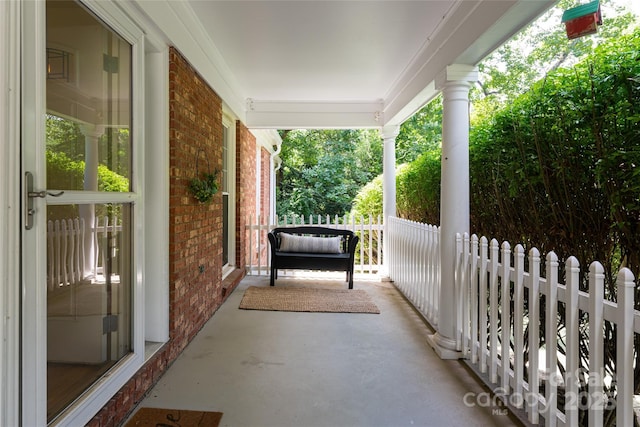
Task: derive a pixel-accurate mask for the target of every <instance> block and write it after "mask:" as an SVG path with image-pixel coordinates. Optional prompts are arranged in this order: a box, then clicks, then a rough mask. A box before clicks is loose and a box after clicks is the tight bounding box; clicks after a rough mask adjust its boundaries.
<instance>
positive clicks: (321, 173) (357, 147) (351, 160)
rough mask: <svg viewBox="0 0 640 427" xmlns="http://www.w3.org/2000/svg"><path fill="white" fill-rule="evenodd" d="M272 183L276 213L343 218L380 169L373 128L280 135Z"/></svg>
mask: <svg viewBox="0 0 640 427" xmlns="http://www.w3.org/2000/svg"><path fill="white" fill-rule="evenodd" d="M283 135H284V138H283V143H282V151H281V154H280V157H281V159H282V166H281V168H280V172H279V176H278V182H277V195H276V203H277V208H276V210H277V212H278V213H279V214H280V215H304V216H308V215H313V214H322V215H330V216H335V215H338V216H342V215H344V214H345V213H347V212H349V211H350V210H351V204H352V200H353V198H354V197H355V195H356V193H357V191H358V190H359V189H360V187H362V186H363V185H364V184H365V183H367V182H368V181H370V180H371V179H372V178H373V177H375V176H376V175H378V174H380V172H381V169H382V143H381V138H380V135H379V134H378V132H377V131H374V130H293V131H288V132H286V133H284V134H283Z"/></svg>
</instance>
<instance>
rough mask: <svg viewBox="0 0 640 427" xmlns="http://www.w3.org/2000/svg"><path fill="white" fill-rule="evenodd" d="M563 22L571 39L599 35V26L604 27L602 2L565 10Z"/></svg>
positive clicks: (596, 0) (593, 2)
mask: <svg viewBox="0 0 640 427" xmlns="http://www.w3.org/2000/svg"><path fill="white" fill-rule="evenodd" d="M562 22H563V23H564V25H565V27H566V30H567V37H568V38H569V39H576V38H578V37H582V36H586V35H587V34H594V33H597V32H598V25H602V14H601V13H600V1H599V0H595V1H592V2H591V3H586V4H582V5H580V6H576V7H574V8H571V9H568V10H565V11H564V13H563V14H562Z"/></svg>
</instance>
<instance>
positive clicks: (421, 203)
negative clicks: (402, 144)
mask: <svg viewBox="0 0 640 427" xmlns="http://www.w3.org/2000/svg"><path fill="white" fill-rule="evenodd" d="M440 169H441V160H440V151H439V150H437V151H429V152H426V153H424V154H422V155H421V156H420V157H418V158H417V159H416V160H415V161H414V162H411V163H409V164H407V165H405V166H404V167H402V168H399V170H398V174H397V176H396V189H397V190H396V191H397V194H396V209H397V215H398V216H399V217H402V218H410V219H412V220H414V221H421V222H426V223H428V224H437V223H439V222H440Z"/></svg>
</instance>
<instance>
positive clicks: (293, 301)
mask: <svg viewBox="0 0 640 427" xmlns="http://www.w3.org/2000/svg"><path fill="white" fill-rule="evenodd" d="M240 308H241V309H244V310H266V311H304V312H319V313H373V314H380V310H379V309H378V307H377V306H376V305H375V304H374V303H373V301H371V298H370V297H369V294H367V293H366V292H365V291H363V290H360V289H321V288H320V289H316V288H296V287H258V286H250V287H249V288H247V290H246V291H245V292H244V296H243V297H242V301H240Z"/></svg>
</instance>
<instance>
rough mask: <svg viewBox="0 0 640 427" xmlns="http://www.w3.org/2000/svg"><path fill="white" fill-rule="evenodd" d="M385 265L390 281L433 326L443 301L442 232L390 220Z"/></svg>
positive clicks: (436, 322)
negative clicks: (441, 276)
mask: <svg viewBox="0 0 640 427" xmlns="http://www.w3.org/2000/svg"><path fill="white" fill-rule="evenodd" d="M388 225H389V235H388V236H387V239H388V241H387V245H388V247H387V250H388V252H389V253H388V254H386V258H385V259H386V262H387V264H388V268H389V277H390V278H391V279H392V280H393V281H394V282H395V286H396V287H397V288H398V289H400V291H402V293H403V294H404V295H405V296H406V297H407V298H408V299H409V300H410V301H411V302H412V304H413V305H414V306H415V307H416V308H417V309H418V310H419V311H420V312H421V313H422V314H423V315H424V316H425V317H426V318H427V320H428V321H429V323H431V324H432V325H433V326H436V325H437V324H438V300H439V298H440V296H439V294H440V229H439V227H436V226H434V225H427V224H422V223H419V222H414V221H408V220H405V219H400V218H395V217H390V218H389V220H388Z"/></svg>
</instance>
